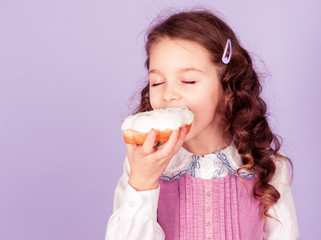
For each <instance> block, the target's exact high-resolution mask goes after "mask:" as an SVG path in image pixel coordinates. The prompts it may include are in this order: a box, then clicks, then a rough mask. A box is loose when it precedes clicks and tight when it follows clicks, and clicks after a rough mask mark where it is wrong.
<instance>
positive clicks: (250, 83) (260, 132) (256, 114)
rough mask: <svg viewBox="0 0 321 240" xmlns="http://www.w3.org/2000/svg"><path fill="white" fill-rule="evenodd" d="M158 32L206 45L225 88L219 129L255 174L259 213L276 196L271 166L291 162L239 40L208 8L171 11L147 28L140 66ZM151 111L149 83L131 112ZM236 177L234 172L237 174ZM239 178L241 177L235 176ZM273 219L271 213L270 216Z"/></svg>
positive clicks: (255, 195)
mask: <svg viewBox="0 0 321 240" xmlns="http://www.w3.org/2000/svg"><path fill="white" fill-rule="evenodd" d="M164 37H170V38H176V39H183V40H190V41H193V42H196V43H198V44H200V45H201V46H202V47H204V48H205V49H207V50H208V52H209V53H210V55H211V57H212V59H211V60H212V62H213V64H215V66H216V67H217V69H218V72H219V76H220V79H221V83H222V86H223V89H224V91H225V99H224V103H223V104H224V113H223V116H222V118H223V121H224V122H225V123H226V126H227V127H226V129H225V132H227V133H229V134H231V136H233V141H234V143H235V145H236V146H237V149H238V153H239V154H240V156H241V159H242V161H243V166H242V167H241V168H240V169H238V171H237V173H238V174H239V171H240V170H242V169H247V170H249V171H251V172H252V173H254V174H255V175H256V176H257V181H256V184H255V185H254V188H253V196H254V197H255V198H256V199H258V200H259V201H260V203H261V206H262V207H263V217H264V220H266V219H265V218H266V217H272V216H270V215H269V214H268V213H267V211H268V209H269V208H270V207H271V206H273V205H274V204H275V203H276V202H277V201H278V199H279V198H280V193H279V192H278V191H277V190H276V188H275V187H274V186H273V185H271V184H270V183H269V182H270V180H271V179H272V177H273V175H274V174H275V171H276V164H275V161H276V159H282V160H285V161H288V162H289V163H290V165H291V167H292V162H291V160H290V159H289V158H288V157H285V156H283V155H281V154H280V153H279V150H280V147H281V143H280V141H279V136H278V135H276V134H273V133H272V131H271V128H270V126H269V123H268V121H267V115H268V113H267V106H266V103H265V102H264V100H263V99H262V98H261V97H260V93H261V91H262V86H261V84H260V82H259V78H258V75H257V73H256V72H255V70H254V69H253V65H252V59H251V57H250V55H249V54H248V52H247V51H246V50H245V49H244V48H243V47H242V46H241V45H240V43H239V41H238V39H237V37H236V36H235V34H234V32H233V31H232V29H231V28H230V27H229V26H228V25H227V24H226V23H225V22H224V21H223V20H221V19H220V18H219V17H217V16H216V15H215V14H213V13H212V12H210V11H209V10H198V11H196V10H195V11H184V12H180V13H176V14H173V15H171V16H170V17H168V18H166V19H165V20H161V21H159V22H158V23H157V24H156V25H154V26H153V25H152V26H151V28H150V29H149V31H148V32H147V39H146V44H145V50H146V54H147V59H146V62H145V66H146V68H147V70H149V56H150V50H151V47H152V46H153V45H154V44H155V43H157V42H158V41H159V40H161V39H162V38H164ZM227 39H230V40H231V43H232V57H231V60H230V62H229V63H228V64H224V63H223V62H222V55H223V52H224V48H225V45H226V41H227ZM149 110H152V107H151V104H150V101H149V84H148V83H147V85H146V86H145V87H144V88H143V90H142V91H141V100H140V105H139V106H138V108H137V109H136V111H135V113H137V112H142V111H149ZM239 177H240V175H239ZM240 179H241V177H240ZM272 218H273V217H272Z"/></svg>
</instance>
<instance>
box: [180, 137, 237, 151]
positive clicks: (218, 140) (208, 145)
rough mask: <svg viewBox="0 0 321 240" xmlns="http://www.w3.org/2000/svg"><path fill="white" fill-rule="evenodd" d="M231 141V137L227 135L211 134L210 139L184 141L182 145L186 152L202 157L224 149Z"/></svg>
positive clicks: (200, 138)
mask: <svg viewBox="0 0 321 240" xmlns="http://www.w3.org/2000/svg"><path fill="white" fill-rule="evenodd" d="M209 139H210V140H209ZM232 140H233V137H232V136H231V135H230V134H228V133H226V134H219V133H217V134H215V133H212V135H211V137H210V138H209V137H208V136H206V137H205V136H204V137H198V138H196V139H191V140H189V141H186V142H185V143H184V144H183V147H184V148H185V149H186V150H187V151H189V152H191V153H194V154H196V155H198V156H202V157H203V156H204V155H206V154H211V153H214V152H216V151H218V150H222V149H224V148H226V147H227V146H229V145H230V144H231V142H232Z"/></svg>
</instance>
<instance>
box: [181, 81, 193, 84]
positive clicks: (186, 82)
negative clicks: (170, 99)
mask: <svg viewBox="0 0 321 240" xmlns="http://www.w3.org/2000/svg"><path fill="white" fill-rule="evenodd" d="M182 82H183V83H185V84H195V83H196V81H182Z"/></svg>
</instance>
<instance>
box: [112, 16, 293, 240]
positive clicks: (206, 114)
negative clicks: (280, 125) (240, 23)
mask: <svg viewBox="0 0 321 240" xmlns="http://www.w3.org/2000/svg"><path fill="white" fill-rule="evenodd" d="M145 48H146V53H147V59H146V68H147V70H148V78H149V81H148V83H146V86H145V88H144V89H143V90H142V92H141V102H140V106H139V107H138V109H137V111H136V112H141V111H149V110H153V109H159V108H165V107H183V106H184V107H188V108H189V109H190V110H191V111H192V112H193V113H194V116H195V118H194V122H193V124H192V128H191V130H190V132H189V133H188V134H187V133H186V129H184V128H183V129H182V130H181V131H180V132H178V131H174V132H173V133H172V134H171V136H170V139H169V141H168V142H166V144H164V146H163V147H161V148H159V149H154V148H153V144H154V141H155V132H154V131H153V130H151V131H150V132H149V134H148V136H147V138H146V140H145V142H144V144H143V145H142V146H136V145H133V144H127V157H126V159H125V164H124V173H123V175H122V177H121V178H120V181H119V183H118V185H117V188H116V190H115V198H114V211H113V215H112V216H111V217H110V219H109V222H108V226H107V231H106V239H108V240H114V239H115V240H121V239H128V240H136V239H137V240H144V239H146V240H158V239H169V240H171V239H173V240H178V239H184V240H185V239H191V240H196V239H206V240H209V239H219V240H223V239H233V240H234V239H235V240H236V239H242V240H258V239H269V240H271V239H277V240H290V239H296V238H297V237H298V235H299V233H298V227H297V220H296V213H295V207H294V202H293V199H292V195H291V191H290V186H289V168H288V163H289V164H290V165H292V164H291V161H290V159H288V158H287V157H285V156H284V155H282V154H281V153H279V149H280V143H279V141H278V138H277V137H276V135H274V134H273V133H272V131H271V129H270V126H269V124H268V121H267V118H266V115H267V109H266V104H265V102H264V101H263V100H262V98H261V97H260V92H261V85H260V83H259V79H258V76H257V74H256V72H255V71H254V69H253V65H252V60H251V57H250V56H249V54H248V52H247V51H246V50H245V49H244V48H243V47H242V46H241V45H240V43H239V41H238V40H237V38H236V36H235V34H234V32H233V31H232V30H231V28H230V27H229V26H227V24H226V23H224V22H223V21H222V20H221V19H220V18H218V17H217V16H215V15H214V14H213V13H211V12H209V11H207V10H204V11H189V12H181V13H178V14H174V15H172V16H170V17H169V18H167V19H165V20H163V21H162V22H160V23H158V24H157V25H156V26H154V27H153V28H152V29H151V30H150V31H149V32H148V37H147V42H146V46H145Z"/></svg>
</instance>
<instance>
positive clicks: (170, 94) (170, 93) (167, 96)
mask: <svg viewBox="0 0 321 240" xmlns="http://www.w3.org/2000/svg"><path fill="white" fill-rule="evenodd" d="M180 99H181V96H180V95H179V93H178V92H177V91H175V89H174V88H173V87H171V86H167V87H166V89H165V91H164V94H163V100H164V101H165V102H167V103H173V102H175V101H179V100H180Z"/></svg>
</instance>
